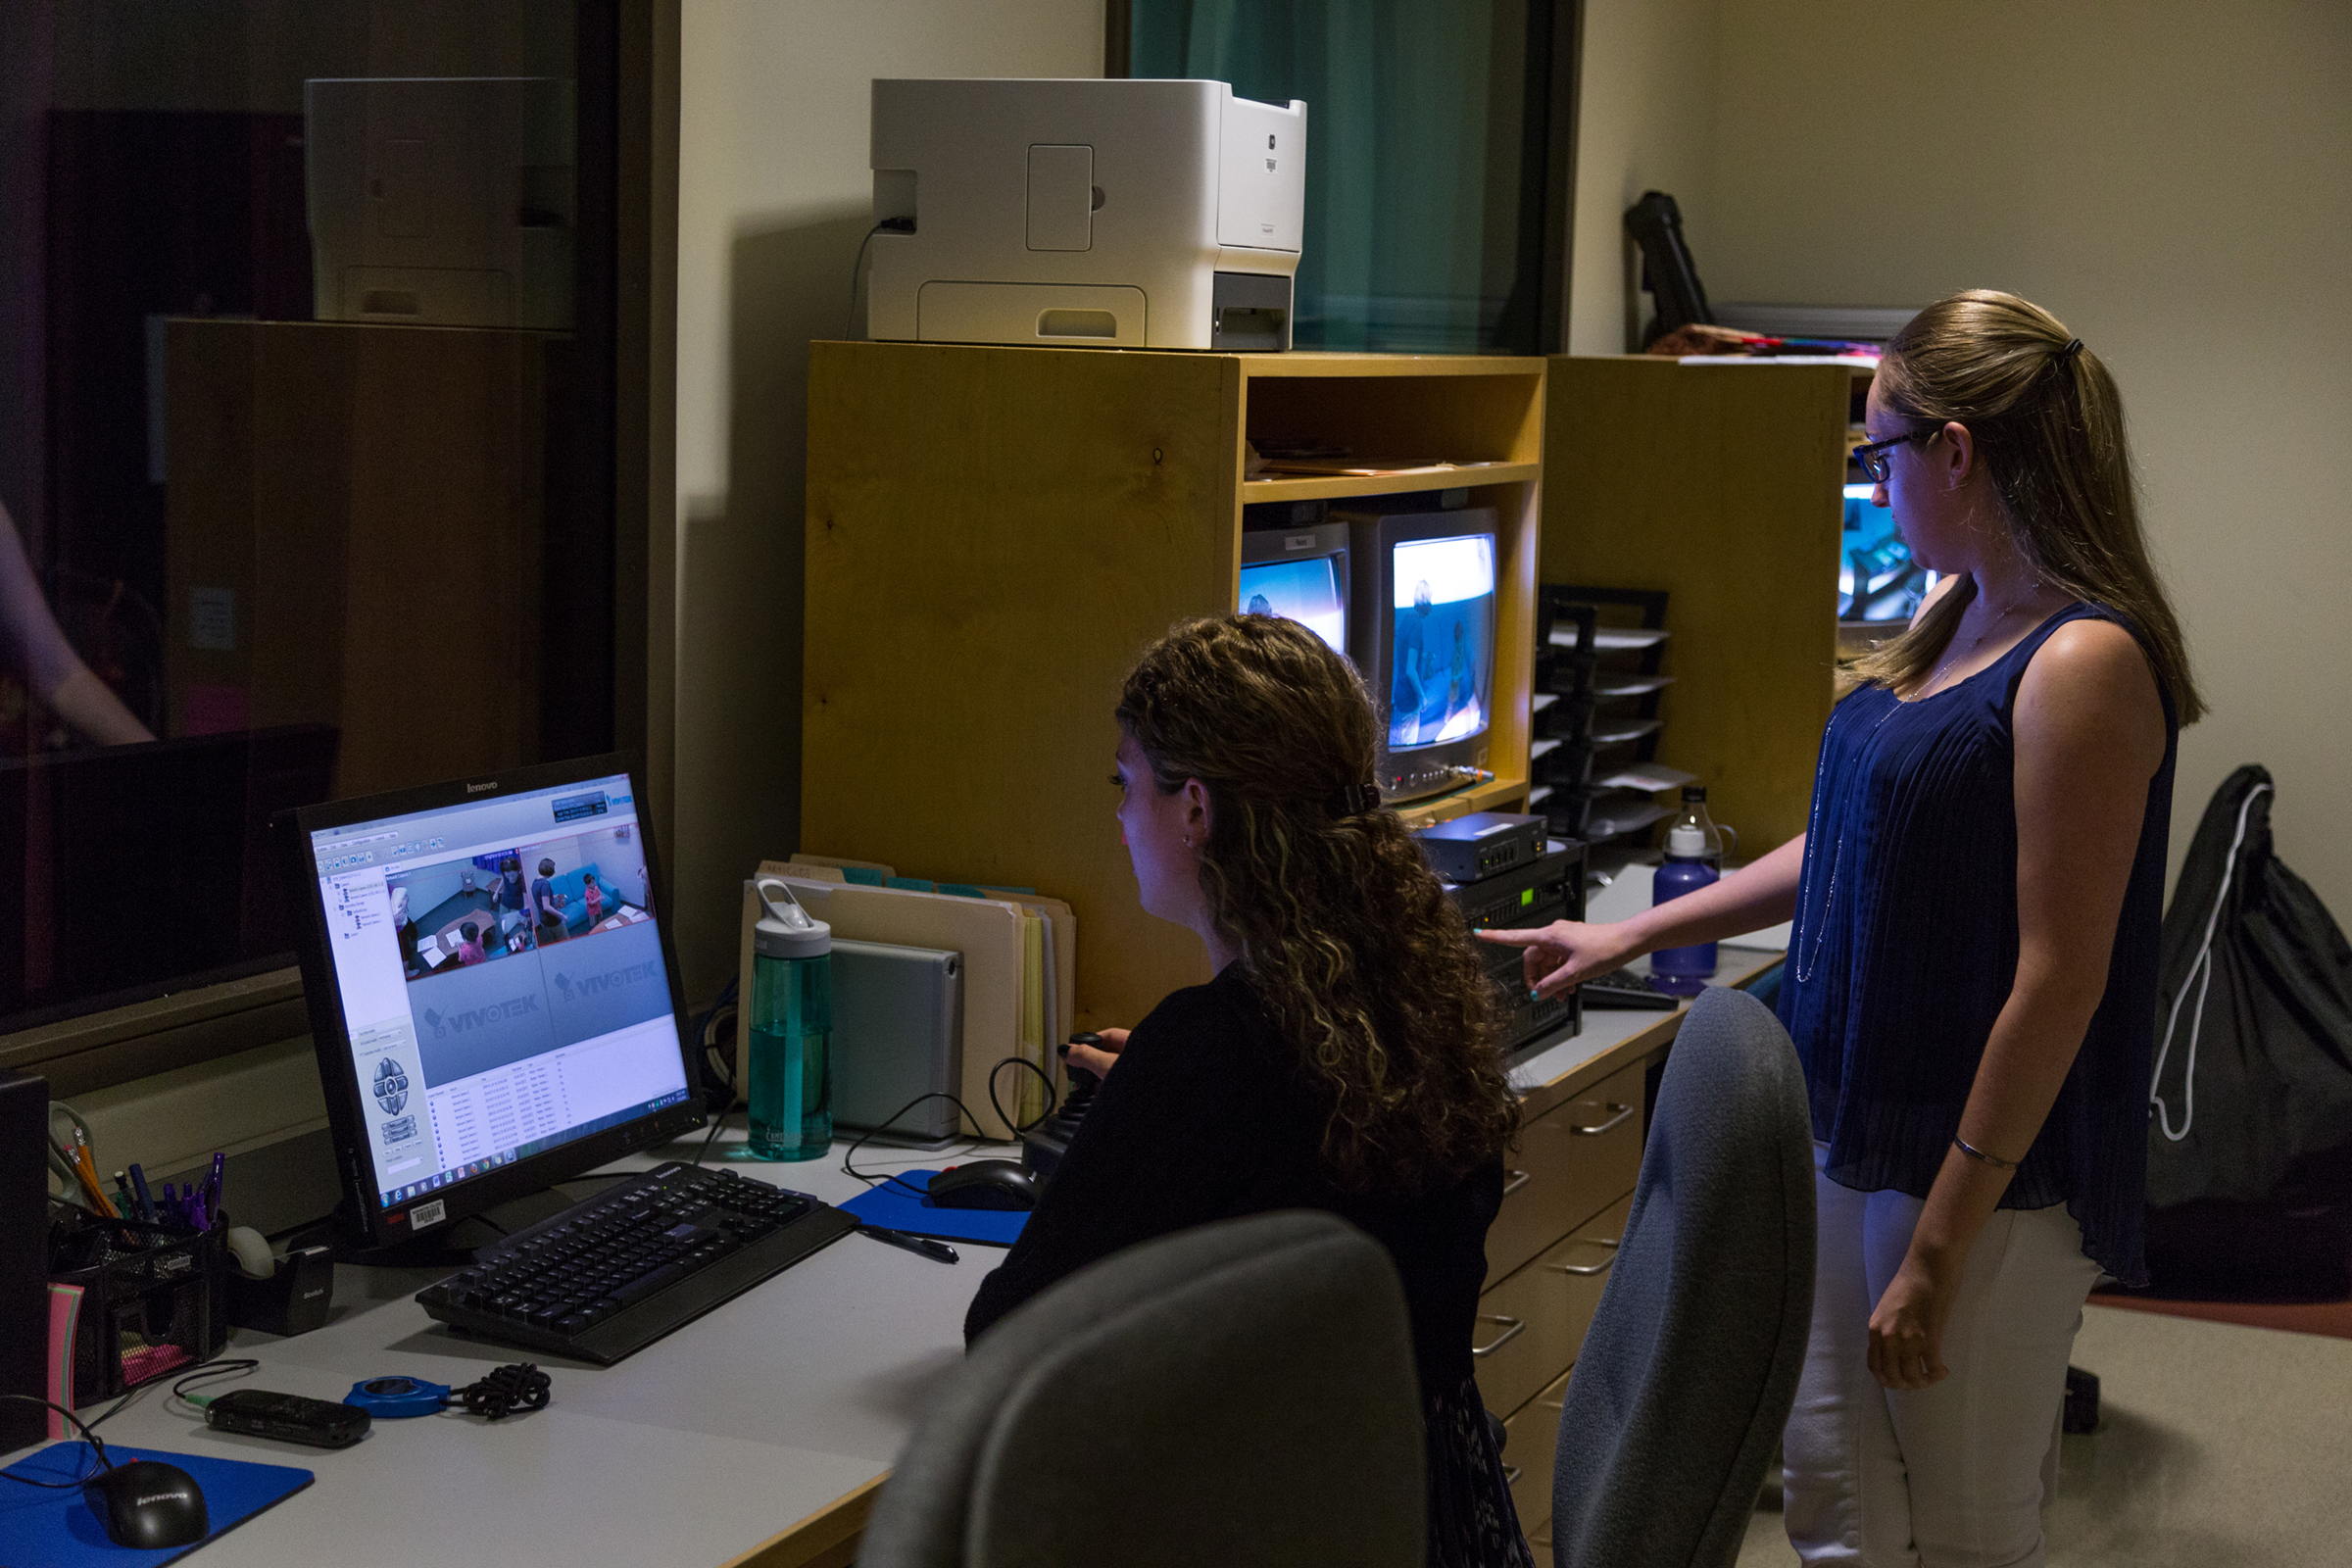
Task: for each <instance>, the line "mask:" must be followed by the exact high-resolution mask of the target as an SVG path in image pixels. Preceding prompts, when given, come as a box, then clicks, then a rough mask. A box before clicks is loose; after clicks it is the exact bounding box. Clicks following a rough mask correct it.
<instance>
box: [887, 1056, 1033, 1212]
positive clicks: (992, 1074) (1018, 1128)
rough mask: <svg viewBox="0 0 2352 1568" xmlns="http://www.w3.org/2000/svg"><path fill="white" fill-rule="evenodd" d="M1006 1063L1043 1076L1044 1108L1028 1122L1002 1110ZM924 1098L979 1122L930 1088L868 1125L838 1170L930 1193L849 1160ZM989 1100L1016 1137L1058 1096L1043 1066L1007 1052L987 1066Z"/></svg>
mask: <svg viewBox="0 0 2352 1568" xmlns="http://www.w3.org/2000/svg"><path fill="white" fill-rule="evenodd" d="M1008 1066H1021V1067H1026V1068H1028V1069H1029V1070H1030V1071H1031V1072H1033V1073H1035V1074H1037V1075H1038V1077H1040V1078H1042V1079H1044V1080H1045V1084H1046V1108H1045V1109H1044V1110H1042V1111H1040V1112H1039V1113H1038V1114H1037V1116H1036V1117H1035V1118H1034V1119H1033V1120H1030V1121H1027V1122H1016V1121H1014V1120H1013V1119H1012V1118H1011V1117H1010V1116H1007V1115H1005V1104H1004V1102H1002V1101H1000V1100H999V1099H998V1098H997V1074H999V1073H1001V1072H1003V1071H1004V1070H1005V1068H1006V1067H1008ZM927 1100H944V1101H946V1102H947V1103H949V1104H951V1105H954V1106H955V1107H956V1109H957V1110H958V1111H961V1112H962V1113H963V1119H964V1120H966V1121H968V1122H970V1123H971V1124H972V1125H973V1126H975V1127H977V1126H979V1125H980V1118H979V1117H977V1116H975V1115H973V1114H972V1108H971V1107H970V1106H969V1105H967V1104H965V1103H963V1102H962V1101H960V1100H958V1099H956V1097H955V1096H954V1095H951V1094H948V1093H946V1092H945V1091H942V1090H933V1091H932V1092H931V1093H929V1094H927V1095H917V1096H915V1097H914V1098H913V1099H912V1100H909V1101H908V1102H907V1103H905V1104H904V1105H901V1106H900V1107H899V1108H898V1109H896V1110H894V1111H892V1112H891V1113H890V1114H889V1115H887V1116H885V1117H883V1118H882V1119H881V1121H879V1122H877V1123H876V1124H874V1125H873V1126H871V1127H869V1128H867V1129H866V1130H865V1132H864V1133H863V1134H861V1135H860V1136H859V1137H858V1141H857V1142H856V1143H854V1144H852V1145H850V1147H849V1148H848V1149H845V1150H843V1151H842V1154H841V1173H842V1174H843V1175H844V1176H851V1177H855V1178H856V1179H858V1181H861V1182H863V1183H865V1185H866V1186H868V1187H897V1188H899V1189H900V1190H901V1191H903V1192H906V1193H907V1194H909V1195H911V1196H913V1197H915V1198H928V1197H930V1196H931V1195H930V1194H929V1193H927V1192H925V1191H924V1190H923V1189H922V1188H920V1187H917V1186H915V1185H914V1183H912V1182H908V1181H902V1180H900V1179H899V1178H898V1177H897V1176H895V1175H891V1174H890V1173H888V1172H880V1173H877V1174H874V1175H870V1176H869V1175H867V1174H866V1173H865V1172H864V1171H861V1170H859V1169H858V1167H857V1166H856V1165H855V1164H854V1163H852V1161H854V1160H855V1159H856V1158H857V1157H858V1151H859V1150H860V1149H863V1148H864V1147H865V1146H866V1145H867V1144H869V1143H871V1142H873V1140H874V1138H875V1136H876V1135H877V1134H879V1133H881V1132H883V1131H884V1130H885V1129H887V1128H888V1127H889V1126H890V1124H891V1123H892V1122H895V1121H897V1120H898V1119H899V1118H900V1117H901V1116H904V1115H906V1114H907V1112H908V1111H910V1110H912V1109H913V1108H914V1107H915V1106H917V1105H919V1104H921V1103H923V1102H925V1101H927ZM988 1103H989V1105H990V1107H991V1108H993V1109H994V1110H995V1111H996V1113H997V1119H998V1120H999V1121H1001V1122H1003V1123H1004V1124H1005V1127H1006V1128H1007V1129H1009V1130H1010V1132H1011V1134H1012V1137H1013V1138H1014V1140H1016V1141H1017V1140H1018V1139H1019V1138H1020V1136H1021V1134H1023V1133H1025V1132H1027V1131H1028V1130H1029V1129H1030V1128H1032V1127H1035V1126H1037V1125H1039V1124H1040V1123H1042V1122H1044V1121H1046V1120H1047V1119H1048V1118H1050V1117H1051V1116H1052V1115H1053V1114H1054V1110H1055V1108H1056V1107H1057V1106H1058V1105H1059V1104H1060V1097H1059V1096H1057V1095H1056V1094H1055V1093H1054V1080H1053V1078H1052V1077H1051V1076H1049V1075H1048V1074H1047V1072H1046V1070H1045V1069H1044V1068H1043V1067H1040V1066H1039V1065H1038V1064H1037V1063H1036V1062H1034V1061H1031V1060H1029V1059H1028V1058H1026V1057H1024V1056H1006V1057H1005V1059H1004V1060H1002V1061H1000V1062H998V1063H997V1064H996V1065H995V1066H994V1067H991V1068H989V1069H988Z"/></svg>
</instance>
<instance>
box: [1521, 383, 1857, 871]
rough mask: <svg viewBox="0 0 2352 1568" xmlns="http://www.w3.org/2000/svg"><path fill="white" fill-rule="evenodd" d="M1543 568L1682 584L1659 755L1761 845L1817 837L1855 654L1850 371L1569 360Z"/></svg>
mask: <svg viewBox="0 0 2352 1568" xmlns="http://www.w3.org/2000/svg"><path fill="white" fill-rule="evenodd" d="M1549 363H1550V367H1551V374H1550V377H1549V395H1548V402H1547V406H1546V410H1545V454H1544V456H1545V478H1546V481H1547V482H1546V484H1545V486H1544V489H1545V502H1546V505H1545V510H1544V530H1543V531H1544V547H1543V557H1542V567H1541V579H1542V580H1543V581H1544V582H1574V583H1586V584H1592V585H1598V586H1607V587H1622V588H1663V589H1665V590H1667V592H1668V593H1669V594H1670V595H1671V596H1672V597H1671V598H1670V599H1669V601H1668V603H1667V611H1666V624H1667V627H1668V629H1669V630H1670V631H1671V632H1672V637H1671V639H1670V640H1669V641H1668V643H1667V645H1666V657H1665V672H1666V673H1668V674H1671V675H1673V676H1674V677H1675V682H1674V684H1673V685H1671V686H1669V687H1667V688H1666V690H1665V692H1664V693H1663V695H1662V696H1661V698H1660V701H1659V706H1658V713H1659V717H1660V718H1661V719H1663V720H1665V721H1666V722H1665V727H1664V730H1663V732H1662V735H1661V739H1660V742H1659V745H1658V756H1657V760H1659V761H1660V762H1663V763H1666V764H1667V765H1668V766H1671V767H1679V768H1682V769H1684V770H1685V771H1687V772H1691V773H1695V774H1696V775H1698V780H1699V782H1700V783H1702V784H1704V785H1706V786H1707V809H1708V811H1709V812H1710V814H1712V815H1713V816H1714V818H1715V820H1716V821H1718V822H1728V823H1729V824H1731V825H1732V826H1733V827H1735V828H1737V829H1738V830H1739V832H1740V857H1741V858H1750V859H1752V858H1755V857H1756V856H1759V855H1762V854H1763V853H1765V852H1766V851H1768V850H1771V849H1774V848H1776V847H1778V846H1779V845H1781V844H1783V843H1786V842H1787V841H1788V840H1789V839H1791V838H1793V837H1795V836H1796V835H1797V834H1799V833H1802V832H1803V831H1804V830H1805V816H1806V812H1807V810H1808V809H1809V807H1810V803H1811V799H1812V790H1813V765H1814V762H1815V760H1816V758H1817V755H1818V753H1819V751H1820V746H1821V732H1822V729H1823V726H1825V725H1826V724H1827V723H1828V722H1829V716H1830V708H1831V705H1832V702H1833V700H1834V691H1835V682H1836V661H1837V655H1838V540H1839V529H1840V524H1841V517H1842V513H1843V506H1844V501H1843V495H1844V484H1845V472H1846V454H1847V451H1848V442H1847V424H1848V414H1849V410H1850V406H1851V402H1852V398H1853V394H1854V390H1855V388H1856V386H1857V384H1858V383H1859V381H1861V380H1862V379H1866V378H1864V377H1858V376H1857V375H1856V373H1855V371H1854V369H1853V368H1852V367H1850V366H1846V365H1840V364H1816V365H1774V364H1769V363H1756V364H1744V365H1680V364H1677V363H1676V362H1675V361H1673V360H1670V359H1665V358H1660V357H1653V356H1646V355H1624V356H1591V357H1588V356H1568V355H1560V356H1555V357H1553V358H1552V359H1551V361H1550V362H1549Z"/></svg>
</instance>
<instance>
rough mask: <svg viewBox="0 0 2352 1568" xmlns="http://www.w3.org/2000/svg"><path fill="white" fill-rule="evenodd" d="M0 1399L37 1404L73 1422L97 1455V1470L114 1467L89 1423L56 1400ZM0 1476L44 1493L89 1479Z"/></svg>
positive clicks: (6, 1396) (21, 1396) (85, 1475)
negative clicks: (67, 1479) (65, 1479)
mask: <svg viewBox="0 0 2352 1568" xmlns="http://www.w3.org/2000/svg"><path fill="white" fill-rule="evenodd" d="M0 1399H17V1400H21V1401H23V1402H24V1403H25V1404H38V1405H43V1406H46V1407H47V1408H49V1409H51V1410H55V1411H56V1412H57V1413H58V1414H59V1415H62V1416H64V1417H65V1418H66V1419H67V1420H69V1421H71V1422H73V1425H74V1426H75V1427H76V1428H78V1429H79V1430H80V1432H81V1439H82V1441H83V1442H84V1443H87V1444H88V1445H89V1446H90V1452H91V1453H93V1454H95V1455H97V1458H98V1468H99V1469H101V1470H112V1469H113V1468H114V1467H115V1461H114V1460H112V1459H110V1458H108V1457H107V1453H106V1442H105V1440H104V1439H102V1438H100V1437H99V1436H98V1434H97V1433H95V1432H93V1431H91V1430H90V1426H91V1423H89V1422H87V1421H84V1420H82V1418H81V1417H79V1416H77V1415H75V1414H74V1413H73V1411H72V1410H69V1409H68V1408H66V1407H65V1406H64V1405H62V1404H59V1403H58V1402H57V1401H56V1400H54V1399H44V1398H41V1397H39V1396H38V1395H32V1394H0ZM0 1475H6V1476H8V1479H9V1480H11V1481H14V1482H17V1483H19V1484H21V1485H23V1486H27V1487H39V1488H42V1489H43V1490H44V1491H49V1492H65V1491H68V1490H70V1489H72V1488H74V1487H78V1486H80V1485H81V1484H82V1483H83V1482H85V1481H87V1480H89V1479H90V1477H89V1474H88V1473H87V1472H84V1473H83V1474H81V1475H78V1476H75V1477H74V1478H73V1480H71V1481H35V1480H33V1479H32V1477H30V1476H20V1475H9V1473H8V1472H7V1471H5V1470H0Z"/></svg>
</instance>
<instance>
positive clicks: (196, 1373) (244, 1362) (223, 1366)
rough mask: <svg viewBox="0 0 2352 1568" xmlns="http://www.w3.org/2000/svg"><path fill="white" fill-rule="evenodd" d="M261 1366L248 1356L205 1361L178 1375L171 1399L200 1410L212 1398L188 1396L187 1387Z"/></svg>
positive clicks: (233, 1356)
mask: <svg viewBox="0 0 2352 1568" xmlns="http://www.w3.org/2000/svg"><path fill="white" fill-rule="evenodd" d="M261 1364H262V1363H261V1362H259V1361H257V1360H255V1359H253V1357H251V1356H249V1355H231V1356H222V1357H221V1358H220V1359H219V1360H214V1361H206V1362H204V1363H202V1364H201V1365H199V1366H197V1367H195V1368H193V1369H191V1370H189V1371H187V1372H183V1373H181V1374H180V1375H179V1377H178V1379H177V1380H176V1381H174V1382H173V1383H172V1397H173V1398H174V1399H177V1400H179V1401H180V1403H182V1404H188V1405H193V1406H195V1407H196V1408H197V1409H199V1410H201V1409H203V1408H204V1407H205V1406H206V1405H208V1404H210V1403H212V1402H213V1396H211V1395H209V1394H190V1393H189V1392H188V1386H189V1385H190V1384H195V1383H217V1382H219V1381H220V1380H221V1379H222V1378H233V1377H240V1376H242V1375H243V1374H245V1373H247V1372H251V1371H252V1370H254V1368H256V1367H258V1366H260V1365H261ZM107 1413H108V1414H110V1415H111V1414H113V1413H114V1412H112V1411H111V1410H110V1411H109V1412H107Z"/></svg>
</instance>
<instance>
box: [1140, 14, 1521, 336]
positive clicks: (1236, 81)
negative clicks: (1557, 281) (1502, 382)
mask: <svg viewBox="0 0 2352 1568" xmlns="http://www.w3.org/2000/svg"><path fill="white" fill-rule="evenodd" d="M1131 25H1132V32H1131V37H1132V39H1133V47H1132V53H1131V55H1130V57H1129V69H1130V72H1131V73H1132V74H1134V75H1137V76H1185V77H1194V78H1205V79H1209V80H1216V81H1226V82H1231V83H1232V84H1233V90H1234V91H1235V92H1236V93H1237V94H1239V95H1240V96H1242V97H1245V98H1256V99H1260V100H1264V101H1267V102H1271V103H1286V102H1288V101H1289V100H1291V99H1293V98H1299V99H1304V100H1305V102H1306V106H1307V117H1306V232H1305V245H1304V250H1303V252H1302V254H1301V256H1300V259H1299V282H1298V302H1297V307H1296V310H1297V315H1296V319H1295V321H1294V324H1293V336H1294V341H1295V342H1296V343H1297V344H1298V346H1299V347H1301V348H1309V347H1312V348H1329V349H1398V350H1404V349H1412V350H1425V351H1444V352H1469V351H1475V350H1479V349H1495V348H1510V349H1523V348H1525V347H1527V346H1529V345H1528V344H1523V343H1522V342H1520V341H1519V340H1520V339H1521V338H1524V337H1530V336H1531V335H1532V327H1530V326H1529V325H1528V323H1529V322H1530V321H1532V314H1531V308H1532V305H1533V299H1532V287H1531V283H1530V282H1529V281H1527V280H1523V279H1522V277H1521V272H1522V270H1523V254H1524V251H1525V247H1523V246H1522V244H1521V242H1520V241H1521V235H1520V227H1521V221H1522V215H1521V206H1522V198H1521V187H1522V181H1521V177H1520V176H1521V157H1522V148H1523V146H1524V144H1525V143H1526V141H1527V135H1526V126H1525V123H1524V121H1525V114H1524V109H1523V99H1524V91H1525V77H1526V74H1527V72H1526V54H1527V37H1528V27H1527V0H1134V5H1133V11H1132V24H1131Z"/></svg>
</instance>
